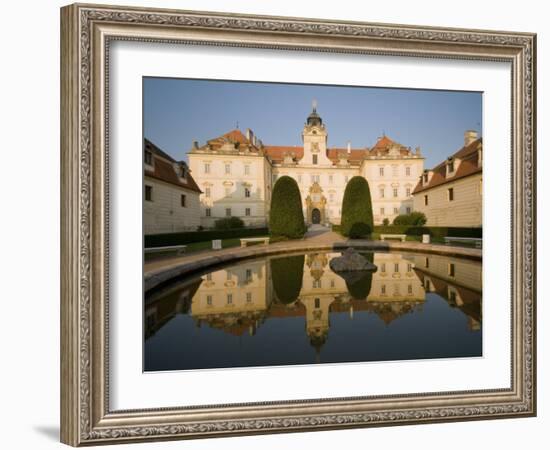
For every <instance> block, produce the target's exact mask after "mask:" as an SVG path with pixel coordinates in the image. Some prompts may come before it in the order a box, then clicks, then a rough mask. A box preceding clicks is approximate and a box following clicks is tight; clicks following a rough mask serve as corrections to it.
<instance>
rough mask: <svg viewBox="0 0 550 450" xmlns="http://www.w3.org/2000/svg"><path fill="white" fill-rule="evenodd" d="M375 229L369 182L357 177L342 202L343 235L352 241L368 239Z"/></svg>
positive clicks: (349, 186) (351, 182) (351, 181)
mask: <svg viewBox="0 0 550 450" xmlns="http://www.w3.org/2000/svg"><path fill="white" fill-rule="evenodd" d="M373 228H374V225H373V216H372V200H371V196H370V189H369V184H368V183H367V180H365V179H364V178H363V177H360V176H355V177H353V178H352V179H351V180H350V181H349V182H348V184H347V185H346V190H345V192H344V200H343V201H342V223H341V233H342V235H344V236H348V237H350V238H352V239H357V238H363V237H367V236H369V235H370V234H371V233H372V230H373Z"/></svg>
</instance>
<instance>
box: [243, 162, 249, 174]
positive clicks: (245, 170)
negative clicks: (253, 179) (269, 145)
mask: <svg viewBox="0 0 550 450" xmlns="http://www.w3.org/2000/svg"><path fill="white" fill-rule="evenodd" d="M244 174H245V175H250V165H248V164H245V166H244Z"/></svg>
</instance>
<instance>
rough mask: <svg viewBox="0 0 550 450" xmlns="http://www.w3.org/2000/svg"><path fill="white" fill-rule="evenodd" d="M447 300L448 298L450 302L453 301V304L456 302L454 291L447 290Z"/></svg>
mask: <svg viewBox="0 0 550 450" xmlns="http://www.w3.org/2000/svg"><path fill="white" fill-rule="evenodd" d="M449 300H450V301H451V302H452V303H455V304H456V292H455V291H450V292H449Z"/></svg>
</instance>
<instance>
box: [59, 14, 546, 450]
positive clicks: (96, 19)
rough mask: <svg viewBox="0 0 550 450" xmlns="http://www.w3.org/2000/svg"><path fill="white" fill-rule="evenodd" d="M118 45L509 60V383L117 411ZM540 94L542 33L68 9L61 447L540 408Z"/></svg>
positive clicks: (64, 34)
mask: <svg viewBox="0 0 550 450" xmlns="http://www.w3.org/2000/svg"><path fill="white" fill-rule="evenodd" d="M115 41H135V42H148V43H151V42H154V43H159V44H181V45H197V44H199V45H209V46H216V47H220V48H225V47H237V48H254V49H266V50H285V51H287V50H288V51H296V52H300V51H302V52H303V51H307V52H329V53H335V54H356V55H384V56H388V57H391V56H395V57H401V56H407V57H413V58H418V60H422V59H423V58H424V59H425V58H435V59H444V60H445V59H448V60H462V61H467V62H469V63H470V64H476V62H480V61H495V62H506V63H509V64H510V67H511V80H512V83H511V86H510V92H509V93H508V94H510V95H511V99H512V105H511V111H512V114H511V118H510V123H511V136H512V139H511V149H510V152H511V158H512V173H511V180H512V182H511V185H510V186H509V188H510V190H511V193H512V195H511V198H512V205H511V224H510V234H509V235H510V239H511V248H512V254H511V268H510V272H511V293H512V295H511V299H510V303H509V304H510V305H511V314H510V317H511V323H510V328H511V333H510V335H511V355H510V366H509V368H510V379H511V384H510V386H509V387H507V388H501V387H499V388H495V389H482V390H468V391H449V392H424V393H417V392H410V393H406V394H395V395H380V396H374V395H373V396H367V397H366V396H360V394H359V393H358V395H357V396H352V397H346V398H324V399H317V398H312V399H307V400H301V399H295V400H293V399H288V400H285V401H261V399H259V401H258V402H254V403H245V402H236V403H231V404H219V405H207V406H196V405H195V406H192V405H179V406H178V407H168V405H166V407H161V408H155V409H136V410H114V409H113V408H112V406H111V405H110V395H111V391H110V389H111V387H110V385H109V373H110V372H109V367H110V364H109V363H110V353H109V327H110V326H112V324H110V323H109V285H110V282H111V281H112V280H110V276H109V257H110V246H109V208H110V204H109V185H110V183H111V182H112V180H111V179H110V175H109V174H110V172H109V158H110V153H109V132H110V130H109V126H110V125H109V107H108V105H109V101H108V100H109V95H110V92H109V57H110V46H111V45H112V44H113V42H115ZM535 89H536V35H534V34H531V33H516V32H505V31H486V30H468V29H445V28H432V27H421V26H408V25H385V24H374V23H361V22H335V21H328V20H315V19H303V18H285V17H264V16H250V15H244V14H227V13H211V12H196V11H174V10H161V9H143V8H130V7H115V6H105V5H103V6H99V5H85V4H74V5H70V6H66V7H64V8H62V9H61V241H62V246H61V264H62V266H61V274H62V275H61V441H62V442H64V443H66V444H69V445H72V446H81V445H97V444H114V443H123V442H138V441H148V440H167V439H193V438H205V437H216V436H232V435H248V434H262V433H279V432H299V431H314V430H327V429H342V428H352V427H370V426H384V425H401V424H422V423H435V422H447V421H459V420H479V419H496V418H507V417H518V418H519V417H530V416H534V415H535V414H536V336H535V331H536V329H535V324H536V316H535V314H536V308H535V306H536V305H535V298H536V293H535V286H536V267H535V264H536V263H535V261H536V253H535V252H536V247H535V246H536V240H535V236H536V211H535V203H536V202H535V198H536V186H535V180H536V172H535V169H536V168H535V160H536V158H535V150H536V109H535V107H536V104H535V98H536V92H535ZM136 301H139V299H137V300H136Z"/></svg>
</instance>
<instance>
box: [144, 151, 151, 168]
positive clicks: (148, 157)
mask: <svg viewBox="0 0 550 450" xmlns="http://www.w3.org/2000/svg"><path fill="white" fill-rule="evenodd" d="M145 164H148V165H150V166H152V165H153V154H152V153H151V152H149V151H147V150H146V151H145Z"/></svg>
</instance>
